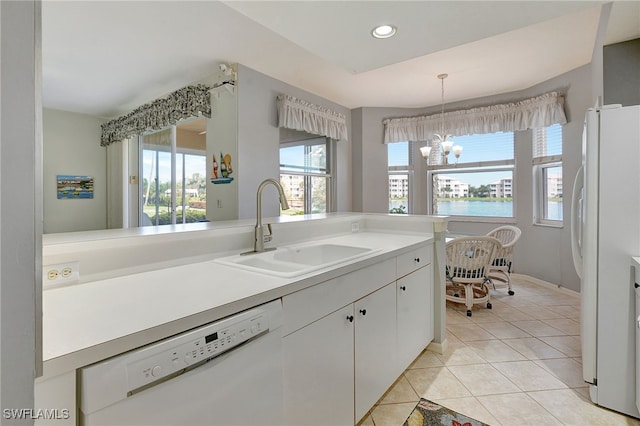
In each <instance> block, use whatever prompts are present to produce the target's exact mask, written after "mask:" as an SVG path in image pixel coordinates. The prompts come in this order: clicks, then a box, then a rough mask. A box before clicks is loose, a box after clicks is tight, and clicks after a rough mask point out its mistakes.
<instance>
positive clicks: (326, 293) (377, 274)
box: [282, 259, 396, 336]
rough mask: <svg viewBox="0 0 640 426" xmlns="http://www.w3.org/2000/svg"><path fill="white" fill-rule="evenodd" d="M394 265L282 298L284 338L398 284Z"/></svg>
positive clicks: (377, 266) (371, 268) (387, 262)
mask: <svg viewBox="0 0 640 426" xmlns="http://www.w3.org/2000/svg"><path fill="white" fill-rule="evenodd" d="M395 263H396V260H395V259H388V260H385V261H384V262H380V263H377V264H375V265H372V266H368V267H366V268H362V269H359V270H357V271H354V272H351V273H349V274H345V275H343V276H341V277H337V278H334V279H332V280H329V281H325V282H322V283H320V284H316V285H314V286H312V287H309V288H305V289H304V290H300V291H297V292H295V293H291V294H289V295H287V296H285V297H283V298H282V309H283V313H284V324H283V330H282V334H283V336H286V335H287V334H289V333H292V332H294V331H296V330H298V329H300V328H302V327H304V326H305V325H307V324H310V323H312V322H313V321H316V320H318V319H320V318H322V317H324V316H325V315H327V314H330V313H331V312H333V311H335V310H337V309H340V308H341V307H343V306H345V305H347V304H349V303H353V302H354V301H356V300H358V299H360V298H361V297H364V296H366V295H367V294H370V293H373V292H374V291H376V290H378V289H379V288H381V287H383V286H385V285H386V284H389V283H390V282H393V281H395V279H396V277H395V270H396V268H395V267H396V265H395Z"/></svg>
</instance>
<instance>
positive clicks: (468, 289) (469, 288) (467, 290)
mask: <svg viewBox="0 0 640 426" xmlns="http://www.w3.org/2000/svg"><path fill="white" fill-rule="evenodd" d="M464 295H465V299H466V300H465V302H466V303H465V304H466V305H467V316H468V317H470V316H471V309H472V308H473V284H465V285H464Z"/></svg>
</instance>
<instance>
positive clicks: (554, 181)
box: [547, 173, 562, 198]
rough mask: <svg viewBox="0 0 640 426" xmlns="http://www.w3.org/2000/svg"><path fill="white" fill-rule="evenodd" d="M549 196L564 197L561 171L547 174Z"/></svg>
mask: <svg viewBox="0 0 640 426" xmlns="http://www.w3.org/2000/svg"><path fill="white" fill-rule="evenodd" d="M547 196H549V197H551V198H562V174H561V173H554V174H549V175H547Z"/></svg>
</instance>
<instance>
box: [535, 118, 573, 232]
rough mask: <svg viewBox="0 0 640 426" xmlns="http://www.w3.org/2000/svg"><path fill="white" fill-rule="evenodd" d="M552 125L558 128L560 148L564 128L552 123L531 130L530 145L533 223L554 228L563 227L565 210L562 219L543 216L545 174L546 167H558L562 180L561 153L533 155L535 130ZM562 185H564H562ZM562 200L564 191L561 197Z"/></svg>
mask: <svg viewBox="0 0 640 426" xmlns="http://www.w3.org/2000/svg"><path fill="white" fill-rule="evenodd" d="M552 126H559V129H560V148H561V150H562V138H563V133H564V131H563V130H564V129H563V127H562V125H559V124H552V125H551V126H547V127H540V128H536V129H532V130H531V146H532V151H531V155H532V173H533V224H534V225H540V226H549V227H555V228H562V227H564V217H565V211H564V208H563V209H562V219H560V220H556V219H549V218H547V217H546V216H545V214H546V212H547V203H548V198H549V197H548V196H547V194H548V192H547V185H548V183H547V180H546V179H545V177H546V176H547V174H546V172H547V170H548V169H552V168H557V167H559V168H560V169H561V170H562V179H563V182H564V167H563V161H562V154H554V155H544V156H539V157H535V150H536V145H537V143H538V142H537V138H538V136H537V132H540V131H545V132H546V131H547V129H549V128H550V127H552ZM563 186H564V185H563ZM562 199H563V200H564V191H563V197H562Z"/></svg>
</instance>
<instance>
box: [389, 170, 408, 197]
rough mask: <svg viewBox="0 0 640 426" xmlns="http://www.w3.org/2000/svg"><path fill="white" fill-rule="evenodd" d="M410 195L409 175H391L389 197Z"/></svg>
mask: <svg viewBox="0 0 640 426" xmlns="http://www.w3.org/2000/svg"><path fill="white" fill-rule="evenodd" d="M408 196H409V177H408V176H407V175H389V198H407V197H408Z"/></svg>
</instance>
